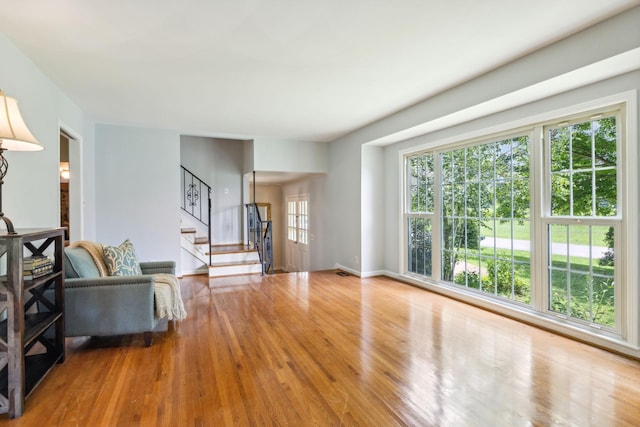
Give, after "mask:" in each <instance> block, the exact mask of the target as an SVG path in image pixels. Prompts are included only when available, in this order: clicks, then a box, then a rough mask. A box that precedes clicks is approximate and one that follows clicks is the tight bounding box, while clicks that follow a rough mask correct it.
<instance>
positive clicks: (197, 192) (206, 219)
mask: <svg viewBox="0 0 640 427" xmlns="http://www.w3.org/2000/svg"><path fill="white" fill-rule="evenodd" d="M180 168H181V169H182V176H181V181H182V198H181V199H182V202H181V206H180V207H181V208H182V210H183V211H185V212H186V213H187V214H189V215H190V216H192V217H193V218H195V219H196V220H197V221H199V222H200V223H202V224H204V225H206V226H207V239H208V243H207V244H208V250H207V253H208V254H209V265H211V186H210V185H208V184H207V183H206V182H204V181H203V180H201V179H200V178H198V177H197V176H196V175H195V174H193V173H192V172H191V171H190V170H189V169H187V168H185V167H184V166H180ZM203 194H206V195H207V204H206V208H205V207H204V206H203V202H202V195H203Z"/></svg>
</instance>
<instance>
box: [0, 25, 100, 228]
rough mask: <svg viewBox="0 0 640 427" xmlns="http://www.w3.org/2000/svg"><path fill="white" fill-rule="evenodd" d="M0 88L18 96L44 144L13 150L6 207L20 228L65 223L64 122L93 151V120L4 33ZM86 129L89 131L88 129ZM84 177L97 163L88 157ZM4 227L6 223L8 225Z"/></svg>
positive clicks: (87, 205)
mask: <svg viewBox="0 0 640 427" xmlns="http://www.w3.org/2000/svg"><path fill="white" fill-rule="evenodd" d="M0 57H2V61H0V87H1V88H2V90H3V92H4V93H5V94H6V95H7V96H10V97H13V98H15V99H16V100H17V101H18V105H19V106H20V111H21V113H22V116H23V118H24V121H25V123H26V125H27V127H28V128H29V130H30V131H31V133H32V134H33V135H34V136H35V137H36V139H37V140H38V141H39V142H40V143H41V144H42V145H43V146H44V147H45V149H44V150H43V151H37V152H20V151H8V152H6V153H5V157H6V158H7V161H8V162H9V169H8V173H7V175H6V177H5V179H4V185H3V186H2V198H3V200H2V202H3V204H2V208H3V211H4V213H6V215H7V217H8V218H10V219H11V220H12V221H13V224H14V226H15V227H16V228H40V227H47V228H48V227H58V226H60V180H59V175H58V174H59V164H58V161H59V151H60V148H59V147H60V139H59V133H58V126H59V123H60V122H63V123H65V124H67V125H68V126H69V127H70V128H72V129H74V130H75V131H76V132H78V133H79V134H81V136H82V144H83V145H84V146H85V147H84V152H86V153H91V150H92V146H93V144H94V140H93V135H92V134H91V133H90V132H88V130H89V129H90V128H91V127H92V126H93V122H92V121H91V120H90V119H89V118H88V116H87V115H86V114H85V113H84V112H83V111H82V110H81V109H80V108H79V107H78V106H77V105H75V104H74V103H73V102H72V101H71V100H70V99H69V98H68V97H67V96H66V95H65V94H64V93H62V92H61V91H60V89H59V88H58V87H57V86H56V85H55V84H54V83H53V82H52V81H51V80H50V79H49V78H48V77H47V76H46V75H45V74H43V73H42V71H41V70H40V69H39V68H38V67H37V66H36V65H35V64H34V63H33V62H32V61H31V60H30V59H29V58H27V57H26V56H25V55H24V54H23V53H22V52H20V50H18V48H17V47H16V46H15V45H13V44H12V42H11V41H9V40H8V39H7V38H6V37H5V36H4V35H3V34H0ZM83 132H84V133H83ZM83 159H84V161H85V162H86V163H87V164H86V165H85V167H84V169H83V175H84V176H83V178H82V179H83V180H84V179H87V180H88V181H90V176H91V175H93V172H94V171H93V170H92V162H91V161H87V159H86V158H83ZM92 191H93V188H92V187H91V185H90V184H89V185H87V186H84V187H83V197H84V199H83V201H82V204H83V209H84V210H85V212H88V215H86V218H85V233H87V234H88V235H89V236H90V235H91V228H92V226H91V224H87V223H86V222H87V221H91V216H92V215H91V212H92V211H93V209H94V206H92V204H91V203H92V200H91V197H90V192H92ZM3 229H4V227H3Z"/></svg>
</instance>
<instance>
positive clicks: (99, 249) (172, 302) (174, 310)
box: [71, 240, 187, 320]
mask: <svg viewBox="0 0 640 427" xmlns="http://www.w3.org/2000/svg"><path fill="white" fill-rule="evenodd" d="M71 246H72V247H81V248H83V249H85V250H86V251H87V252H89V255H91V258H92V259H93V262H95V264H96V267H97V268H98V272H99V273H100V277H104V276H108V275H109V270H108V269H107V264H106V263H105V262H104V252H103V246H102V244H100V243H96V242H90V241H88V240H79V241H77V242H75V243H72V244H71ZM153 277H154V281H155V286H154V296H155V314H156V317H157V318H158V319H162V318H163V317H166V318H167V319H168V320H184V319H185V318H186V317H187V312H186V310H185V309H184V303H183V302H182V296H181V295H180V282H179V281H178V278H177V277H176V276H175V275H173V274H166V273H156V274H153Z"/></svg>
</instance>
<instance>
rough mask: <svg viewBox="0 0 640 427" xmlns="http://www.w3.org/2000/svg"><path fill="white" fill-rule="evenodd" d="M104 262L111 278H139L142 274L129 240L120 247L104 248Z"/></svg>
mask: <svg viewBox="0 0 640 427" xmlns="http://www.w3.org/2000/svg"><path fill="white" fill-rule="evenodd" d="M103 251H104V260H105V262H106V264H107V269H108V270H109V274H110V275H111V276H139V275H141V274H142V270H140V263H139V262H138V258H136V252H135V249H134V248H133V243H131V241H130V240H129V239H127V240H125V241H124V242H122V244H120V246H118V247H116V246H104V248H103Z"/></svg>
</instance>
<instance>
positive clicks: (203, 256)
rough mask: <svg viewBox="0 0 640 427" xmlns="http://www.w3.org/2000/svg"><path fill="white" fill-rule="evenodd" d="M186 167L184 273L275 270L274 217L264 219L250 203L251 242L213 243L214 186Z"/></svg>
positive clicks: (182, 217)
mask: <svg viewBox="0 0 640 427" xmlns="http://www.w3.org/2000/svg"><path fill="white" fill-rule="evenodd" d="M181 168H182V177H181V181H182V203H181V223H182V227H181V233H180V234H181V239H180V240H181V246H182V249H183V252H182V265H183V274H202V273H207V274H208V276H209V277H222V276H233V275H242V274H265V273H267V272H271V273H273V253H272V249H271V221H262V220H261V218H260V213H259V211H258V209H257V205H256V204H255V203H254V204H250V205H247V212H248V214H247V215H248V217H247V218H248V219H247V227H248V228H247V229H248V230H249V235H250V239H248V241H247V243H246V244H244V243H237V244H224V245H212V244H211V242H212V239H211V235H212V232H211V187H210V186H209V185H208V184H206V183H205V182H204V181H202V180H201V179H200V178H198V177H197V176H195V175H194V174H193V173H191V172H190V171H189V170H188V169H186V168H185V167H184V166H182V167H181Z"/></svg>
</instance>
